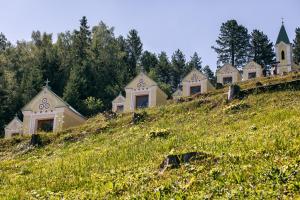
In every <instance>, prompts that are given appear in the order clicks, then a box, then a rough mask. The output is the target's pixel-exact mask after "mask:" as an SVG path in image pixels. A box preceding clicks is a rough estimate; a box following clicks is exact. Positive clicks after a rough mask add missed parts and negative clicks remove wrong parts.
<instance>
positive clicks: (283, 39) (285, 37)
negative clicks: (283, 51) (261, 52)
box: [276, 24, 290, 44]
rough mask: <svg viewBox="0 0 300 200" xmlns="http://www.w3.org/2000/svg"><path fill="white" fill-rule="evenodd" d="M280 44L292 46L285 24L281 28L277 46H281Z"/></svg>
mask: <svg viewBox="0 0 300 200" xmlns="http://www.w3.org/2000/svg"><path fill="white" fill-rule="evenodd" d="M280 42H284V43H286V44H290V40H289V37H288V35H287V33H286V30H285V27H284V25H283V24H282V25H281V28H280V31H279V34H278V37H277V40H276V44H279V43H280Z"/></svg>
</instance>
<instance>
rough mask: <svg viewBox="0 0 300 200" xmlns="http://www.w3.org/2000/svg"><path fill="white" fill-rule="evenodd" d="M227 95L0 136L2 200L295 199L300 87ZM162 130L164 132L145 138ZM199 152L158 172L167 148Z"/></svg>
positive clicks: (298, 193)
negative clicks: (33, 133) (29, 134)
mask: <svg viewBox="0 0 300 200" xmlns="http://www.w3.org/2000/svg"><path fill="white" fill-rule="evenodd" d="M225 99H226V96H224V94H217V93H216V94H213V95H209V96H203V97H198V98H196V99H195V100H193V101H190V102H184V103H170V104H169V105H167V106H164V107H159V108H153V109H147V110H146V113H147V116H146V118H145V120H144V122H140V123H138V124H132V123H131V118H132V116H131V115H129V114H125V115H122V116H118V117H117V118H115V119H111V120H106V119H104V118H103V117H102V116H100V115H99V116H97V117H95V118H93V119H90V120H89V121H88V123H87V124H85V125H84V126H82V127H79V128H75V129H70V130H67V131H64V132H62V133H57V134H47V135H42V138H43V143H44V144H45V146H43V147H38V148H37V147H35V148H33V147H31V146H29V145H28V140H29V138H14V139H10V140H2V141H1V142H0V145H1V147H0V159H1V160H0V198H2V199H61V198H62V197H64V199H103V198H104V199H131V198H133V199H134V198H135V199H170V198H174V199H184V198H187V199H203V198H205V199H230V198H231V199H243V198H248V199H281V198H300V174H299V166H300V156H299V155H300V109H299V108H300V91H280V92H273V93H264V94H257V95H250V96H248V97H246V98H244V99H243V100H234V101H233V102H230V103H227V102H226V100H225ZM155 133H166V137H157V138H156V137H151V136H153V135H155ZM195 151H197V152H205V153H207V154H208V157H207V158H206V159H203V160H198V161H194V162H191V163H189V164H184V165H181V166H180V167H179V168H175V169H167V170H166V171H165V172H164V173H163V174H160V173H158V171H159V165H160V164H161V162H162V161H163V159H164V158H165V157H166V156H167V155H170V154H180V153H186V152H195Z"/></svg>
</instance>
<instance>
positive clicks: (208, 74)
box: [203, 65, 216, 84]
mask: <svg viewBox="0 0 300 200" xmlns="http://www.w3.org/2000/svg"><path fill="white" fill-rule="evenodd" d="M203 73H204V75H205V76H206V77H207V78H208V80H209V81H210V82H211V83H212V84H215V83H216V77H215V75H214V72H213V71H212V70H211V69H210V67H209V66H208V65H206V66H205V67H204V68H203Z"/></svg>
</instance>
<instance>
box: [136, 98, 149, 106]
mask: <svg viewBox="0 0 300 200" xmlns="http://www.w3.org/2000/svg"><path fill="white" fill-rule="evenodd" d="M135 104H136V106H135V107H136V108H147V107H148V105H149V95H141V96H136V99H135Z"/></svg>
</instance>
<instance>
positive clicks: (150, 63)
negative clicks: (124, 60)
mask: <svg viewBox="0 0 300 200" xmlns="http://www.w3.org/2000/svg"><path fill="white" fill-rule="evenodd" d="M157 63H158V60H157V57H156V55H155V54H154V53H151V52H149V51H144V52H143V54H142V56H141V65H142V66H143V67H144V70H145V71H146V72H150V69H152V68H155V66H156V65H157Z"/></svg>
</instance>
